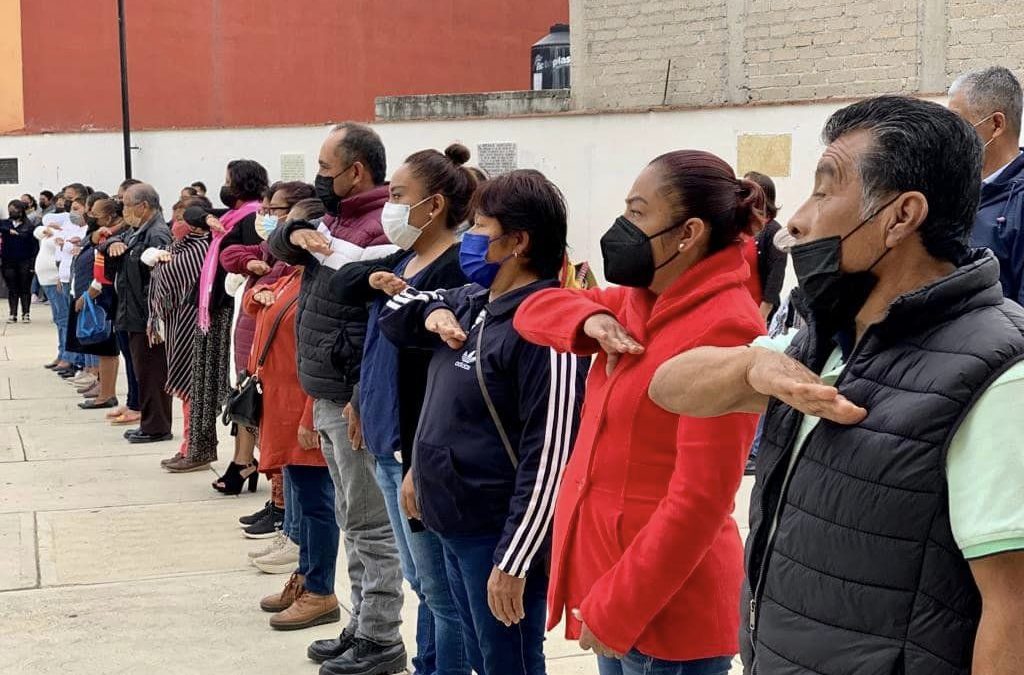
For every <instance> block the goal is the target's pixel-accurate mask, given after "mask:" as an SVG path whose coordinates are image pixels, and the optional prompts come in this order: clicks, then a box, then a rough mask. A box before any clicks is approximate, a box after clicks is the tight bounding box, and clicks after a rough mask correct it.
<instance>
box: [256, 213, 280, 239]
mask: <svg viewBox="0 0 1024 675" xmlns="http://www.w3.org/2000/svg"><path fill="white" fill-rule="evenodd" d="M277 224H278V219H277V216H272V215H267V216H264V215H257V216H256V234H258V235H259V236H260V237H261V238H262V239H264V240H266V239H270V235H271V234H272V233H273V231H274V230H276V229H277Z"/></svg>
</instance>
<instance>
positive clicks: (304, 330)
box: [295, 264, 370, 405]
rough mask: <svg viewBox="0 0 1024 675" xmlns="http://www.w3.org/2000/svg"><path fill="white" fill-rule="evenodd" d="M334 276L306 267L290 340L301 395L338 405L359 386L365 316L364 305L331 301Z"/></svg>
mask: <svg viewBox="0 0 1024 675" xmlns="http://www.w3.org/2000/svg"><path fill="white" fill-rule="evenodd" d="M334 274H335V271H334V270H333V269H331V268H330V267H326V266H324V265H316V264H309V265H307V266H306V269H305V272H304V273H303V277H302V291H301V292H300V294H299V308H298V312H297V314H296V316H295V339H296V341H297V342H298V349H297V350H296V351H297V352H298V354H297V357H298V372H299V382H300V384H302V389H303V390H304V391H305V392H306V393H307V394H308V395H310V396H312V397H313V398H320V399H327V400H328V401H333V402H335V403H337V404H339V405H344V404H346V403H348V402H349V401H350V400H351V399H352V391H353V389H354V388H355V386H356V385H357V384H359V366H360V364H361V362H362V359H363V342H365V340H366V322H367V321H368V320H369V318H370V311H369V307H368V306H367V305H366V304H358V305H348V304H345V303H343V302H340V301H339V299H338V298H337V297H336V296H334V295H332V292H331V279H332V278H333V277H334Z"/></svg>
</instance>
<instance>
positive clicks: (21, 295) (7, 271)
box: [2, 260, 36, 316]
mask: <svg viewBox="0 0 1024 675" xmlns="http://www.w3.org/2000/svg"><path fill="white" fill-rule="evenodd" d="M35 265H36V263H35V260H22V261H19V262H6V261H5V262H4V263H3V265H2V269H3V275H4V283H5V284H7V304H8V305H9V306H10V311H11V316H17V315H18V301H19V300H20V301H21V313H22V314H23V315H25V316H28V314H29V308H30V307H31V306H32V275H34V274H35Z"/></svg>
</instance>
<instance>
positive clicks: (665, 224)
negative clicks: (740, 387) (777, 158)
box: [515, 150, 765, 675]
mask: <svg viewBox="0 0 1024 675" xmlns="http://www.w3.org/2000/svg"><path fill="white" fill-rule="evenodd" d="M764 218H765V216H764V195H763V193H762V191H761V188H760V187H759V186H758V185H757V184H756V183H753V182H751V181H748V180H738V179H737V178H736V176H735V174H734V173H733V170H732V169H731V168H730V167H729V165H728V164H726V163H725V162H724V161H723V160H721V159H720V158H718V157H716V156H714V155H712V154H709V153H707V152H701V151H697V150H680V151H676V152H671V153H668V154H666V155H662V156H661V157H658V158H657V159H655V160H654V161H653V162H651V163H650V164H649V165H648V166H647V167H646V168H645V169H644V170H643V171H642V172H641V173H640V175H639V177H637V179H636V182H635V183H634V184H633V187H632V189H631V190H630V191H629V194H628V195H627V197H626V205H625V211H624V212H623V214H622V215H621V216H620V217H619V218H618V219H617V220H616V221H615V223H614V224H613V225H612V227H611V229H610V230H608V232H607V233H606V234H605V235H604V237H602V239H601V250H602V253H603V256H604V272H605V276H606V278H607V279H608V281H609V282H611V283H614V284H618V287H614V288H610V289H606V290H600V289H591V290H584V291H578V290H566V289H551V290H546V291H541V292H539V293H536V294H535V295H533V296H531V297H530V298H528V299H527V300H526V301H525V302H524V303H523V305H522V306H521V307H520V309H519V312H518V313H517V315H516V320H515V325H516V328H517V329H518V331H519V332H520V334H521V335H522V336H523V337H524V338H525V339H526V340H529V341H531V342H533V343H535V344H539V345H544V346H549V347H553V348H554V349H555V350H557V351H563V352H571V353H575V354H579V355H597V359H596V362H595V364H594V367H593V368H592V369H591V371H590V376H589V378H588V381H587V392H586V403H585V407H584V414H583V419H582V422H581V426H580V432H579V436H578V438H577V441H576V444H575V449H574V451H573V455H572V458H571V459H570V460H569V464H568V466H567V467H566V470H565V475H564V478H563V481H562V486H561V490H560V493H559V496H558V500H557V502H556V507H555V527H554V550H553V557H552V564H551V576H552V578H551V585H550V592H549V610H550V611H549V616H548V627H549V629H551V628H554V627H555V626H556V625H557V624H558V623H559V621H560V620H561V619H562V617H563V615H564V616H565V620H566V632H567V636H568V637H569V638H571V639H575V640H579V641H580V645H581V646H582V647H583V648H584V649H592V650H594V652H596V653H597V655H598V660H599V665H600V671H601V673H602V675H619V674H626V675H634V674H639V673H646V672H652V671H657V672H659V673H660V672H664V673H676V674H678V675H685V674H696V673H700V674H701V675H720V674H721V675H724V674H726V673H728V672H729V669H730V662H731V660H732V656H733V655H734V654H735V653H736V652H737V649H738V644H737V635H738V632H739V625H738V621H739V618H738V613H737V611H736V608H737V607H738V606H739V602H740V597H739V593H740V584H741V582H742V580H743V567H742V556H743V547H742V544H741V542H740V536H739V530H738V528H737V525H736V523H735V522H734V520H733V518H732V511H733V500H734V498H735V495H736V491H737V489H738V488H739V485H740V480H741V479H742V477H743V468H744V462H745V460H746V454H747V450H748V449H749V447H750V443H751V440H752V439H753V437H754V428H755V426H756V424H757V416H756V415H747V414H736V415H729V416H725V417H719V418H713V419H696V418H691V417H682V416H679V415H673V414H671V413H669V412H666V411H664V410H662V409H660V408H658V407H657V406H656V405H655V404H654V403H653V402H652V401H651V400H650V398H649V397H648V394H647V389H648V386H649V385H650V382H651V378H652V377H653V375H654V372H655V370H656V369H657V368H658V366H660V365H661V364H662V363H664V362H665V361H667V360H668V359H670V358H671V357H673V356H675V355H676V354H679V353H680V352H682V351H686V350H688V349H693V348H695V347H698V346H704V345H715V346H738V345H746V344H750V342H751V341H752V340H753V339H754V338H755V337H757V336H758V335H760V334H761V333H763V332H764V321H763V320H762V319H761V316H760V314H759V313H758V308H757V305H755V304H754V301H753V299H752V298H751V296H750V293H749V292H748V291H747V289H746V286H745V282H746V280H747V277H748V275H749V274H750V272H749V267H748V265H747V263H746V261H745V260H744V258H743V254H742V250H741V238H742V237H743V235H745V234H747V235H749V234H750V233H752V232H753V229H754V227H755V226H756V225H758V224H760V223H762V222H763V220H764Z"/></svg>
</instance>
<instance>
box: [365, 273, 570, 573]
mask: <svg viewBox="0 0 1024 675" xmlns="http://www.w3.org/2000/svg"><path fill="white" fill-rule="evenodd" d="M557 285H558V284H557V283H556V282H554V281H537V282H534V283H532V284H529V285H528V286H524V287H523V288H520V289H517V290H514V291H511V292H509V293H507V294H505V295H503V296H501V297H500V298H498V299H496V300H495V301H494V302H489V301H488V300H489V294H490V292H489V291H488V290H486V289H484V288H481V287H480V286H477V285H472V284H471V285H468V286H463V287H462V288H457V289H453V290H448V291H437V292H423V291H417V290H415V289H408V290H406V291H405V292H404V293H402V294H400V295H397V296H395V297H394V298H392V299H391V300H390V301H389V302H388V303H387V305H386V306H385V308H384V311H383V312H382V313H381V317H380V328H381V331H382V332H383V333H384V334H385V335H386V336H387V337H388V339H390V340H391V341H392V342H394V343H395V344H396V345H402V346H410V347H411V346H417V345H419V346H430V347H432V348H433V349H434V354H433V357H432V358H431V361H430V368H429V372H428V376H427V391H426V396H425V400H424V402H423V412H422V415H421V417H420V424H419V428H418V429H417V432H416V441H415V445H414V447H413V459H412V471H413V478H414V480H415V483H416V494H417V497H418V498H419V502H420V510H421V512H422V515H423V523H424V525H426V526H427V527H428V528H429V529H431V530H433V531H434V532H437V533H438V534H440V535H441V536H473V535H494V534H499V535H500V540H499V543H498V547H497V549H496V551H495V553H494V564H495V565H496V566H497V567H498V568H499V569H501V570H502V571H503V572H505V573H507V574H511V575H513V576H518V577H525V576H526V573H527V572H528V571H529V569H530V565H531V563H533V562H534V561H535V560H538V559H542V557H543V556H544V555H546V553H547V545H548V542H549V537H548V534H549V529H550V524H551V517H552V515H553V513H554V508H555V497H556V496H557V493H558V486H559V483H560V482H561V479H562V471H563V469H564V468H565V464H566V462H567V461H568V460H569V453H570V452H571V451H572V447H573V443H574V441H575V438H576V432H577V429H578V426H579V418H580V408H581V406H582V403H583V393H584V386H585V382H586V374H587V367H588V365H589V359H586V358H581V357H577V356H573V355H571V354H560V353H558V352H555V351H554V350H552V349H550V348H548V347H539V346H537V345H533V344H530V343H528V342H526V341H525V340H523V338H522V337H520V336H519V333H517V332H516V330H515V328H513V326H512V319H513V317H514V316H515V311H516V309H517V308H518V307H519V305H520V303H522V302H523V300H525V299H526V298H527V297H529V296H530V295H531V294H533V293H535V292H537V291H539V290H542V289H545V288H553V287H555V286H557ZM442 308H446V309H450V310H451V311H452V312H454V313H455V316H456V317H458V319H459V323H460V324H461V325H462V327H463V329H464V330H465V331H466V333H467V335H468V339H467V340H466V344H465V345H463V347H462V349H459V350H452V349H450V348H449V347H447V346H446V345H444V344H443V343H442V342H441V341H440V339H439V338H438V336H437V335H435V334H434V333H430V332H428V331H427V330H426V328H425V326H424V322H425V320H426V318H427V316H428V315H429V314H430V313H431V312H433V311H435V310H437V309H442ZM481 329H483V330H484V333H483V340H482V343H481V346H480V349H479V350H478V349H477V339H478V336H479V335H480V331H481ZM478 360H479V361H480V365H481V367H482V369H483V375H484V381H485V382H486V384H487V391H488V393H489V394H490V396H491V398H492V400H493V401H494V406H495V408H496V409H497V411H498V416H499V418H500V419H501V422H502V426H503V427H504V429H505V432H506V434H507V435H508V438H509V439H510V441H511V445H512V446H513V449H514V450H515V454H516V458H517V460H518V468H517V467H515V466H514V465H513V463H512V460H511V459H510V457H509V455H508V453H507V452H506V450H505V447H504V445H503V443H502V440H501V437H500V436H499V434H498V429H497V426H495V424H494V422H493V421H492V418H491V415H490V412H489V411H488V409H487V405H486V403H485V402H484V398H483V394H482V393H481V391H480V386H479V383H478V381H477V375H476V364H477V361H478ZM538 553H539V554H540V555H541V556H542V557H541V558H538Z"/></svg>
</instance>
